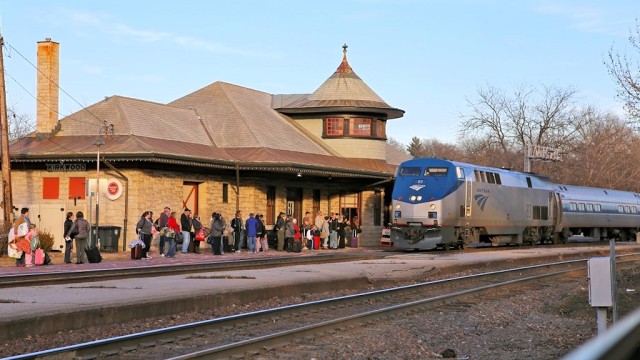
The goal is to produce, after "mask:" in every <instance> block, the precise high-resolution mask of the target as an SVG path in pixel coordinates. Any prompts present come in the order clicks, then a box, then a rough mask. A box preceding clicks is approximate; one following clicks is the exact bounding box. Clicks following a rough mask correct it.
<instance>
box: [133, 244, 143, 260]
mask: <svg viewBox="0 0 640 360" xmlns="http://www.w3.org/2000/svg"><path fill="white" fill-rule="evenodd" d="M140 259H142V245H140V244H138V245H136V246H134V247H132V248H131V260H140Z"/></svg>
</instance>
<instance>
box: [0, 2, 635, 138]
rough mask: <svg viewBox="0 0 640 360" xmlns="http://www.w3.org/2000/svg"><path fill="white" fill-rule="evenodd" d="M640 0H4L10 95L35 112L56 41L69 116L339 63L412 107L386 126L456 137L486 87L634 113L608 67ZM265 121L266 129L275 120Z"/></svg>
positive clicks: (304, 75) (319, 75)
mask: <svg viewBox="0 0 640 360" xmlns="http://www.w3.org/2000/svg"><path fill="white" fill-rule="evenodd" d="M638 17H640V2H639V1H638V0H608V1H595V0H556V1H552V0H519V1H513V0H493V1H492V0H424V1H419V0H340V1H334V0H325V1H301V0H296V1H292V0H278V1H264V0H255V1H254V0H234V1H228V0H224V1H217V0H212V1H201V0H197V1H193V0H181V1H179V2H178V1H162V0H156V1H146V0H139V1H131V0H126V1H122V0H112V1H79V0H75V1H71V0H57V1H55V0H53V1H42V0H40V1H36V0H20V1H16V0H0V26H1V31H2V35H3V36H4V40H5V47H4V49H3V52H4V65H5V74H6V75H5V82H6V89H7V104H8V106H9V107H12V108H14V109H15V110H16V111H17V113H19V114H25V115H28V116H31V117H32V118H33V119H35V109H36V101H35V100H34V98H33V96H35V92H36V70H35V69H34V67H33V66H32V64H35V63H36V49H37V48H36V46H37V45H36V44H37V42H38V41H43V40H44V39H45V38H51V39H52V40H53V41H55V42H58V43H60V87H61V89H62V91H63V92H61V94H60V109H59V111H60V114H61V115H60V117H64V116H66V115H69V114H71V113H73V112H76V111H78V110H80V109H81V108H82V106H90V105H92V104H95V103H96V102H99V101H101V100H102V99H104V97H107V96H112V95H119V96H126V97H131V98H137V99H142V100H148V101H152V102H158V103H168V102H171V101H173V100H175V99H177V98H180V97H182V96H184V95H187V94H189V93H192V92H194V91H196V90H198V89H200V88H202V87H204V86H207V85H209V84H211V83H213V82H216V81H223V82H228V83H232V84H236V85H240V86H244V87H248V88H252V89H256V90H260V91H264V92H267V93H270V94H309V93H312V92H313V91H315V90H316V89H317V88H318V87H319V86H320V85H321V84H322V83H323V82H324V81H325V80H326V79H327V78H329V77H330V76H331V75H332V74H333V73H334V71H335V70H336V68H337V67H338V65H339V64H340V62H341V60H342V45H343V44H347V45H348V53H347V57H348V60H349V64H350V65H351V67H352V68H353V70H354V72H355V73H356V74H357V75H358V76H359V77H360V78H361V79H362V80H364V82H365V83H367V84H368V85H369V87H370V88H371V89H373V90H374V91H375V92H376V93H377V94H378V95H379V96H380V97H381V98H382V99H383V100H385V101H386V102H387V104H389V105H390V106H392V107H396V108H400V109H403V110H404V111H405V114H404V117H402V118H400V119H393V120H390V121H389V122H388V125H387V136H388V137H391V138H394V139H396V140H397V141H400V142H402V143H404V144H408V143H409V142H410V141H411V138H412V137H414V136H416V137H418V138H420V139H439V140H441V141H444V142H449V143H452V144H455V143H456V140H457V135H458V134H459V132H460V131H464V129H461V128H460V122H461V115H464V114H470V113H471V110H470V108H469V106H468V103H467V100H473V99H474V98H477V92H478V90H479V89H480V88H486V87H493V88H498V89H501V90H504V91H505V92H507V93H509V92H511V91H513V89H515V88H516V87H518V86H521V85H530V86H533V87H537V88H541V87H543V86H555V87H560V88H572V89H574V90H576V91H577V100H578V101H579V102H580V103H581V104H585V105H592V106H595V107H597V108H599V109H600V110H602V111H605V112H614V113H617V114H619V115H621V116H624V112H623V110H622V104H621V103H620V102H619V101H617V100H616V98H615V95H616V85H615V83H614V81H613V80H612V79H611V77H610V76H609V74H608V73H607V68H606V66H605V65H604V64H603V61H604V60H605V58H606V55H607V53H608V52H609V50H610V49H611V48H612V47H613V49H615V50H616V52H619V53H625V52H628V53H630V54H634V52H633V50H632V49H630V45H629V42H628V36H629V31H630V29H632V28H634V27H635V21H636V18H638ZM265 131H268V129H265Z"/></svg>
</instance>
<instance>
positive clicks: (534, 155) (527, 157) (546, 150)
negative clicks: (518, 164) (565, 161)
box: [524, 143, 562, 172]
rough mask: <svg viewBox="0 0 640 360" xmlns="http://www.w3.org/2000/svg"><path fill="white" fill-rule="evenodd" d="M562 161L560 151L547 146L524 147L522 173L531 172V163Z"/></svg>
mask: <svg viewBox="0 0 640 360" xmlns="http://www.w3.org/2000/svg"><path fill="white" fill-rule="evenodd" d="M532 160H534V161H553V162H558V161H562V153H561V152H560V150H558V149H555V148H551V147H548V146H540V145H532V144H531V143H526V144H525V145H524V172H531V161H532Z"/></svg>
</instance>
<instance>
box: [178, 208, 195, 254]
mask: <svg viewBox="0 0 640 360" xmlns="http://www.w3.org/2000/svg"><path fill="white" fill-rule="evenodd" d="M192 227H193V219H192V218H191V209H188V208H185V209H184V212H183V213H182V215H180V228H182V253H183V254H186V253H188V252H189V243H190V241H191V228H192Z"/></svg>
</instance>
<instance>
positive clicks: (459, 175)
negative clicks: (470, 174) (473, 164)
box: [456, 167, 464, 180]
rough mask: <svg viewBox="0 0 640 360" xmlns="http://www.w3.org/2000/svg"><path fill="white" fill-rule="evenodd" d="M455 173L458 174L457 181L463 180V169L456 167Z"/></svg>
mask: <svg viewBox="0 0 640 360" xmlns="http://www.w3.org/2000/svg"><path fill="white" fill-rule="evenodd" d="M456 173H457V174H458V179H459V180H464V169H463V168H461V167H456Z"/></svg>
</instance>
